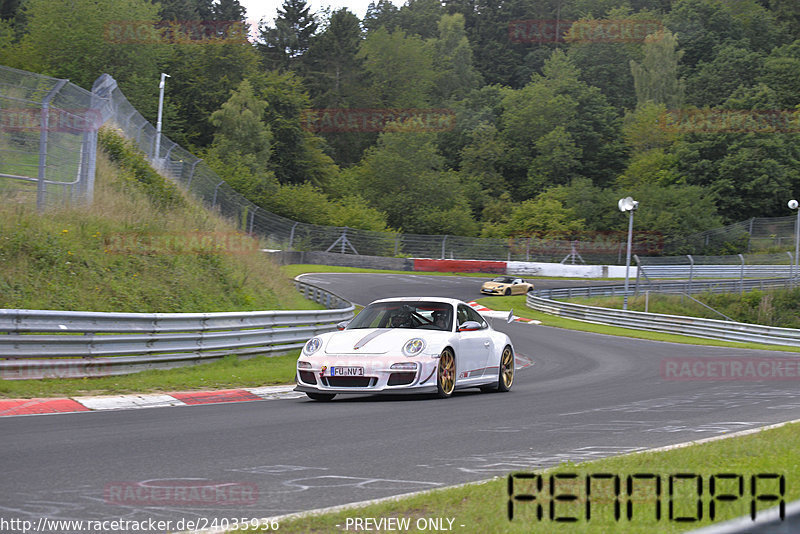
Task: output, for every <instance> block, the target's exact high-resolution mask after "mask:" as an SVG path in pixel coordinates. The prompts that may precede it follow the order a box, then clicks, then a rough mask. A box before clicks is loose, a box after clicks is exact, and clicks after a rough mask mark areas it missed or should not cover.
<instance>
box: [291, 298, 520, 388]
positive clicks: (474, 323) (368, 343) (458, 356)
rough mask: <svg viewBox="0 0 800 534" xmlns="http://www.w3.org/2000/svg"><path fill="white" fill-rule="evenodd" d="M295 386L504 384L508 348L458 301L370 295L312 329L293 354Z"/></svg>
mask: <svg viewBox="0 0 800 534" xmlns="http://www.w3.org/2000/svg"><path fill="white" fill-rule="evenodd" d="M296 381H297V387H296V388H295V391H303V392H305V393H306V394H307V395H308V396H309V397H310V398H312V399H314V400H331V399H333V397H334V396H336V395H337V394H340V393H350V394H352V393H358V394H365V393H435V394H437V395H438V396H439V397H440V398H446V397H449V396H451V395H452V394H453V391H455V390H456V389H461V388H470V387H480V388H481V389H482V390H485V391H489V390H493V391H508V390H509V389H511V385H512V384H513V382H514V347H513V346H512V344H511V340H510V339H509V338H508V336H507V335H505V334H503V333H502V332H498V331H496V330H493V329H492V327H491V326H489V323H487V322H486V320H485V319H484V318H483V316H481V315H480V314H479V313H478V312H476V311H475V310H473V309H472V308H470V307H469V306H468V305H467V304H466V303H465V302H462V301H460V300H456V299H448V298H436V297H400V298H389V299H382V300H376V301H375V302H373V303H371V304H370V305H368V306H367V307H366V308H364V309H363V310H362V311H361V313H359V314H358V315H357V316H356V317H355V318H354V319H353V320H352V321H350V322H349V323H348V322H345V323H341V324H340V325H339V331H337V332H329V333H326V334H322V335H319V336H316V337H314V338H312V339H310V340H308V342H307V343H306V344H305V346H304V347H303V351H302V353H301V355H300V357H299V358H298V360H297V375H296Z"/></svg>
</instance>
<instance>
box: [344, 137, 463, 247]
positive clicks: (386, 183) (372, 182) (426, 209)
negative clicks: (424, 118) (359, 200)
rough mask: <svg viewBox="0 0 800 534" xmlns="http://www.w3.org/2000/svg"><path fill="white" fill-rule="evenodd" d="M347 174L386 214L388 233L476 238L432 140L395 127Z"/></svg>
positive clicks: (455, 178)
mask: <svg viewBox="0 0 800 534" xmlns="http://www.w3.org/2000/svg"><path fill="white" fill-rule="evenodd" d="M351 172H352V176H353V177H354V180H355V181H356V183H358V186H359V187H360V188H361V190H362V191H363V192H364V195H365V197H366V200H367V201H368V202H369V203H370V205H371V206H373V207H375V208H377V209H378V210H380V211H382V212H384V213H386V216H387V222H388V224H389V225H390V226H391V227H392V228H398V229H401V230H402V231H403V232H406V233H419V234H439V233H445V234H455V235H473V234H474V233H476V232H477V225H476V224H475V222H474V221H473V220H472V218H471V216H470V210H469V205H468V203H467V200H466V198H464V196H463V194H462V193H461V187H460V183H459V176H458V174H457V173H455V172H452V171H448V170H447V169H446V168H445V167H444V159H443V158H442V156H441V155H440V154H438V152H437V151H436V145H435V144H434V134H431V133H420V132H413V131H407V129H404V125H403V124H399V123H394V124H393V125H390V128H389V130H387V131H385V132H383V133H382V134H381V135H380V136H379V138H378V143H377V144H376V145H375V146H374V147H372V148H370V149H369V150H368V151H367V152H366V154H365V155H364V158H363V159H362V161H361V163H359V165H358V166H357V167H356V168H354V169H353V170H352V171H351Z"/></svg>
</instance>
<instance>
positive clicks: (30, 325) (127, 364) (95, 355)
mask: <svg viewBox="0 0 800 534" xmlns="http://www.w3.org/2000/svg"><path fill="white" fill-rule="evenodd" d="M295 287H296V288H297V289H298V290H299V291H301V292H302V293H303V294H304V295H305V296H306V298H308V299H310V300H314V301H315V302H318V303H320V304H323V305H325V306H326V307H327V308H329V309H326V310H301V311H256V312H224V313H106V312H74V311H50V310H0V354H2V356H3V357H4V358H6V359H5V360H0V378H3V379H32V378H33V379H35V378H45V377H55V378H61V377H82V376H104V375H118V374H128V373H134V372H137V371H141V370H144V369H170V368H173V367H179V366H182V365H192V364H195V363H198V362H200V361H210V360H214V359H219V358H222V357H224V356H227V355H233V354H235V355H239V356H254V355H258V354H266V353H284V352H288V351H290V350H293V349H297V348H300V347H302V346H303V343H304V342H305V341H306V340H307V339H308V338H310V337H313V336H315V335H317V334H320V333H323V332H329V331H331V330H333V329H334V328H335V325H336V324H337V323H339V322H341V321H344V320H347V319H350V318H352V317H353V311H354V307H353V305H352V304H351V303H349V302H347V301H345V300H344V299H342V298H340V297H338V296H336V295H334V294H333V293H330V292H329V291H326V290H324V289H320V288H318V287H315V286H311V285H309V284H305V283H303V282H299V281H295ZM43 358H44V359H43Z"/></svg>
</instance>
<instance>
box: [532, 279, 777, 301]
mask: <svg viewBox="0 0 800 534" xmlns="http://www.w3.org/2000/svg"><path fill="white" fill-rule="evenodd" d="M790 287H792V280H791V279H788V278H768V279H765V280H701V281H697V280H692V281H690V280H686V281H682V282H660V281H659V282H648V283H641V284H638V285H637V284H636V283H635V282H634V281H631V283H630V285H629V286H628V295H637V294H642V293H644V292H645V291H650V292H652V293H667V294H681V293H685V294H692V293H737V292H742V291H751V290H753V289H759V290H764V289H780V288H790ZM532 294H533V295H534V296H537V297H542V298H547V299H571V298H591V297H622V296H624V295H625V286H624V285H602V286H601V285H597V286H584V287H561V288H555V289H535V290H534V291H533V292H532Z"/></svg>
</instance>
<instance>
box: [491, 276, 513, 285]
mask: <svg viewBox="0 0 800 534" xmlns="http://www.w3.org/2000/svg"><path fill="white" fill-rule="evenodd" d="M513 281H514V279H513V278H511V277H510V276H498V277H497V278H495V279H494V280H492V282H500V283H501V284H510V283H511V282H513Z"/></svg>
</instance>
